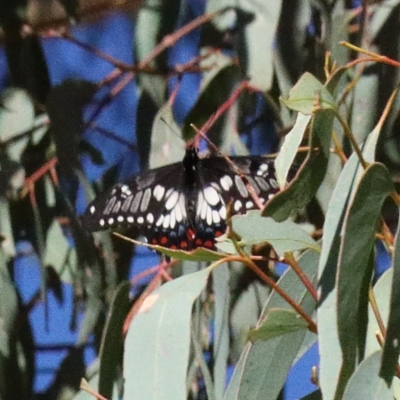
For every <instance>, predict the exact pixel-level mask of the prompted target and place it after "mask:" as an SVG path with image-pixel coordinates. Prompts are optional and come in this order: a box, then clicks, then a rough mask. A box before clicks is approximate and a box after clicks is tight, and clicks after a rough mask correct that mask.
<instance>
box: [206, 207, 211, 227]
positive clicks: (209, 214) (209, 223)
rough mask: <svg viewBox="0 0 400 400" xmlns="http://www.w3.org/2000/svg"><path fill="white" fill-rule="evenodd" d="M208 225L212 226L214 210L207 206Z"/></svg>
mask: <svg viewBox="0 0 400 400" xmlns="http://www.w3.org/2000/svg"><path fill="white" fill-rule="evenodd" d="M207 224H208V225H212V210H211V207H209V206H207Z"/></svg>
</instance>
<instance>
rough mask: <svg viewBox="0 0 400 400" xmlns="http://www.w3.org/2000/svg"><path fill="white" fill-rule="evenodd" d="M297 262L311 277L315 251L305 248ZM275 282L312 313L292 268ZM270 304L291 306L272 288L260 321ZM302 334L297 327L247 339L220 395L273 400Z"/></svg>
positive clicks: (312, 303)
mask: <svg viewBox="0 0 400 400" xmlns="http://www.w3.org/2000/svg"><path fill="white" fill-rule="evenodd" d="M299 265H300V268H301V269H302V270H303V272H304V273H305V274H306V275H307V277H308V278H309V279H310V280H311V281H314V279H315V277H316V273H317V265H318V254H317V253H315V252H313V251H307V252H305V253H304V254H303V255H302V257H301V258H300V259H299ZM278 285H279V286H280V288H281V289H282V290H284V291H285V292H286V293H287V294H288V295H289V296H290V297H291V298H292V299H293V300H294V301H296V302H297V303H298V304H300V306H301V307H302V308H303V310H304V311H305V312H307V313H308V315H312V313H313V311H314V309H315V305H316V304H315V301H314V299H313V298H312V297H311V295H310V294H309V293H308V292H307V291H306V290H305V289H304V286H303V285H302V284H301V283H300V282H299V278H298V276H297V275H296V274H295V273H294V272H293V270H291V269H288V270H287V271H286V272H285V273H284V275H283V276H282V278H281V279H280V280H279V281H278ZM271 308H279V309H286V310H292V308H291V306H289V305H288V304H287V303H286V301H285V300H284V299H283V298H282V297H281V296H280V295H278V294H277V293H276V292H275V291H272V293H271V295H270V296H269V298H268V301H267V303H266V304H265V307H264V310H263V313H262V316H261V318H260V321H262V319H263V318H264V317H265V316H266V315H267V312H268V310H270V309H271ZM305 334H306V331H305V330H301V331H297V332H293V333H288V334H287V335H283V336H278V337H275V338H273V339H271V340H268V341H267V342H263V341H258V342H256V343H254V344H252V343H248V344H247V346H246V347H245V348H244V349H243V352H242V355H241V357H240V360H239V362H238V364H237V365H236V368H235V372H234V374H233V377H232V379H231V382H230V384H229V386H228V389H227V391H226V393H225V397H224V399H225V400H237V399H252V400H276V398H277V396H278V394H279V392H280V390H281V389H282V387H283V385H284V383H285V380H286V377H287V373H288V371H289V369H290V367H291V365H292V363H293V360H294V359H295V357H296V354H297V352H298V351H299V349H300V347H301V345H302V343H303V340H304V337H305ZM278 365H279V368H278V367H277V366H278Z"/></svg>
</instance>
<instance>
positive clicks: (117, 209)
mask: <svg viewBox="0 0 400 400" xmlns="http://www.w3.org/2000/svg"><path fill="white" fill-rule="evenodd" d="M120 208H121V200H118V201H117V202H116V203H115V206H114V207H113V209H112V212H113V213H117V212H118V211H119V209H120Z"/></svg>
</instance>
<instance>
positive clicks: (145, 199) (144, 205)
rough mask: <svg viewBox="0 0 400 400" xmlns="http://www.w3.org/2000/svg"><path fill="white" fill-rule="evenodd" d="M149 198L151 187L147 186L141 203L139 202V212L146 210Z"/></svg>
mask: <svg viewBox="0 0 400 400" xmlns="http://www.w3.org/2000/svg"><path fill="white" fill-rule="evenodd" d="M150 198H151V189H150V188H147V189H146V190H145V191H144V195H143V199H142V203H141V204H140V211H141V212H145V211H146V210H147V207H148V206H149V202H150Z"/></svg>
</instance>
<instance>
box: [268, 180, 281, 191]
mask: <svg viewBox="0 0 400 400" xmlns="http://www.w3.org/2000/svg"><path fill="white" fill-rule="evenodd" d="M269 183H270V184H271V186H272V187H273V188H274V189H279V185H278V182H277V181H276V180H275V179H270V180H269Z"/></svg>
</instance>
